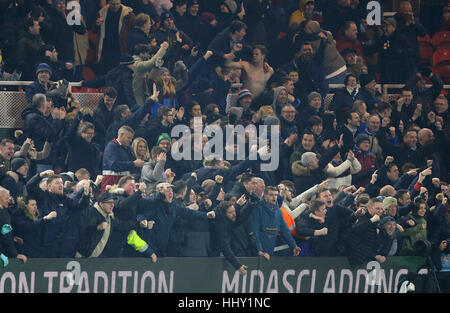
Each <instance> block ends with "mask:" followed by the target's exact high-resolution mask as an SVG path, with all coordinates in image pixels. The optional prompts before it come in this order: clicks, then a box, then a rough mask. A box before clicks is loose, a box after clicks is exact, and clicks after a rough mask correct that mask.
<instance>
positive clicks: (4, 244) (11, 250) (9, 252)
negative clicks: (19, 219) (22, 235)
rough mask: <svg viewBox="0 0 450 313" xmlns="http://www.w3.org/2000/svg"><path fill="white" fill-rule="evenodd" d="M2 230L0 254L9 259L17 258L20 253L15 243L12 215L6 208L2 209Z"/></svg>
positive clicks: (0, 212) (0, 218)
mask: <svg viewBox="0 0 450 313" xmlns="http://www.w3.org/2000/svg"><path fill="white" fill-rule="evenodd" d="M0 230H2V232H1V233H0V253H2V254H4V255H6V256H7V257H8V258H15V257H16V256H17V254H18V253H17V249H16V247H15V245H14V242H13V233H12V226H11V215H10V214H9V212H8V209H6V208H1V209H0Z"/></svg>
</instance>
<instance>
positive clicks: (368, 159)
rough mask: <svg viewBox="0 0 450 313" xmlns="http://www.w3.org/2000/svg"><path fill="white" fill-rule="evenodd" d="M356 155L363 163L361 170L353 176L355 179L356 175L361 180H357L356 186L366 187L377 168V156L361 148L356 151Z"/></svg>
mask: <svg viewBox="0 0 450 313" xmlns="http://www.w3.org/2000/svg"><path fill="white" fill-rule="evenodd" d="M354 153H355V157H356V159H357V160H358V161H359V163H361V170H360V171H359V172H358V173H357V174H356V175H354V176H353V180H354V181H355V180H356V179H355V178H356V177H359V178H360V180H358V181H355V186H357V187H365V186H366V185H367V184H368V183H369V182H370V179H371V177H372V173H373V170H374V169H375V161H376V156H375V154H373V153H372V152H363V151H361V150H359V151H355V152H354Z"/></svg>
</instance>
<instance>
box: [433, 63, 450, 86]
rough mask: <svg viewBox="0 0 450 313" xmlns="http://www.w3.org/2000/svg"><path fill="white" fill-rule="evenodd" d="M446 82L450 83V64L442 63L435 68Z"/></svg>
mask: <svg viewBox="0 0 450 313" xmlns="http://www.w3.org/2000/svg"><path fill="white" fill-rule="evenodd" d="M434 70H435V72H436V73H437V74H438V76H439V77H440V78H441V79H442V81H443V82H444V84H450V64H442V65H439V66H438V67H435V68H434Z"/></svg>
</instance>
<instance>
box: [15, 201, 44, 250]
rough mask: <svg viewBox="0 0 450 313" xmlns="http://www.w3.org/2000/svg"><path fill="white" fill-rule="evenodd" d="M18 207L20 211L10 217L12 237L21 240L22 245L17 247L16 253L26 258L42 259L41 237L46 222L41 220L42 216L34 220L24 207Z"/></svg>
mask: <svg viewBox="0 0 450 313" xmlns="http://www.w3.org/2000/svg"><path fill="white" fill-rule="evenodd" d="M18 206H19V207H20V210H17V211H16V212H15V214H14V215H13V217H12V218H13V221H12V223H13V224H12V226H13V229H14V236H17V237H20V238H22V239H23V245H18V246H17V249H18V252H19V253H21V254H24V255H26V256H27V257H28V258H41V257H44V249H43V245H42V238H43V237H42V236H43V231H44V228H45V223H47V222H46V221H45V220H44V219H43V218H42V217H43V216H39V217H37V218H35V217H33V216H31V214H30V213H29V212H28V211H27V210H26V208H25V207H23V206H22V205H20V204H19V205H18Z"/></svg>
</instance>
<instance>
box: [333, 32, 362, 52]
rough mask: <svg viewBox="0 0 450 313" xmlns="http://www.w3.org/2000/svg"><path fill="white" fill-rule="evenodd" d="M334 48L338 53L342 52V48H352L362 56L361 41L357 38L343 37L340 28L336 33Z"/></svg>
mask: <svg viewBox="0 0 450 313" xmlns="http://www.w3.org/2000/svg"><path fill="white" fill-rule="evenodd" d="M336 49H337V50H338V51H339V53H342V51H343V50H344V49H354V50H355V51H356V54H357V55H359V56H361V57H364V52H363V48H362V45H361V42H360V41H359V40H358V39H355V40H348V39H346V38H345V36H344V34H343V32H342V30H341V31H339V32H338V34H337V35H336Z"/></svg>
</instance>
